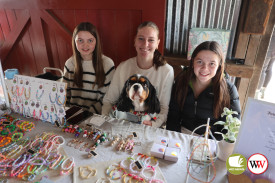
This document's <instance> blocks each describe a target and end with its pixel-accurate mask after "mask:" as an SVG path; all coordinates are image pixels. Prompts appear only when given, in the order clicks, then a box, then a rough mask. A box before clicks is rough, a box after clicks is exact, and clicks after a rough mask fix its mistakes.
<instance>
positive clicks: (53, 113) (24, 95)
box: [6, 75, 67, 124]
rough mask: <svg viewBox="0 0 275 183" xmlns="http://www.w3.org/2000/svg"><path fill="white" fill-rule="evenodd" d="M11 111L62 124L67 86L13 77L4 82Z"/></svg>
mask: <svg viewBox="0 0 275 183" xmlns="http://www.w3.org/2000/svg"><path fill="white" fill-rule="evenodd" d="M6 84H7V87H8V93H9V96H10V100H11V102H10V103H11V104H10V105H11V109H12V110H13V111H14V112H15V113H19V114H22V115H23V116H24V117H33V118H35V119H40V120H42V121H44V122H45V121H48V122H51V123H52V124H54V123H55V121H57V122H59V124H62V123H63V122H64V116H65V103H66V88H67V84H66V83H63V82H58V81H51V80H46V79H40V78H34V77H29V76H23V75H15V76H14V78H13V79H12V80H6Z"/></svg>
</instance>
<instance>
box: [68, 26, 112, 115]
mask: <svg viewBox="0 0 275 183" xmlns="http://www.w3.org/2000/svg"><path fill="white" fill-rule="evenodd" d="M72 48H73V56H72V57H71V58H69V59H68V60H67V61H66V63H65V67H64V76H63V81H64V82H66V83H68V85H67V102H66V103H67V105H77V106H80V107H82V108H84V109H86V110H89V111H91V112H93V113H97V114H100V113H101V108H102V100H103V97H104V95H105V93H106V91H107V89H108V87H109V85H110V82H111V78H112V77H113V74H114V71H115V70H114V62H113V60H112V59H110V58H109V57H107V56H105V55H103V54H102V50H101V42H100V38H99V34H98V32H97V30H96V27H95V26H94V25H93V24H91V23H89V22H82V23H80V24H79V25H78V26H77V27H76V28H75V29H74V32H73V37H72Z"/></svg>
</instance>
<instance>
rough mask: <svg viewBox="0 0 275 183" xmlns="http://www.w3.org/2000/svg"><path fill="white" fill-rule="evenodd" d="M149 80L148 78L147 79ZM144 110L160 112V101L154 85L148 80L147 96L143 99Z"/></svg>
mask: <svg viewBox="0 0 275 183" xmlns="http://www.w3.org/2000/svg"><path fill="white" fill-rule="evenodd" d="M148 81H149V80H148ZM145 106H146V107H145V108H146V110H145V112H148V113H152V114H153V113H159V112H160V102H159V99H158V97H157V91H156V89H155V87H154V86H153V85H152V84H151V83H150V81H149V96H148V97H147V99H146V100H145Z"/></svg>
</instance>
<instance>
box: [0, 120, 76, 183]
mask: <svg viewBox="0 0 275 183" xmlns="http://www.w3.org/2000/svg"><path fill="white" fill-rule="evenodd" d="M16 126H20V127H21V128H22V129H23V130H24V128H25V129H31V124H29V123H28V124H27V123H24V121H22V120H17V121H16ZM22 136H23V133H22V134H20V133H19V132H17V134H16V133H15V134H14V135H13V136H12V137H6V139H7V140H6V141H5V144H4V145H2V146H1V148H0V175H1V176H2V177H7V178H9V177H14V178H16V177H17V178H20V179H23V180H25V181H33V180H34V179H35V177H36V176H37V175H39V174H41V173H43V172H45V171H47V170H49V169H54V170H56V169H58V168H59V171H60V175H65V174H68V173H70V172H71V171H72V169H73V167H74V165H75V162H74V159H73V158H72V157H66V156H64V155H62V154H60V153H59V152H58V149H59V148H60V147H61V146H62V145H63V144H64V143H65V139H64V138H63V137H62V136H58V135H55V134H53V133H42V134H40V135H38V136H36V137H35V138H34V140H31V139H30V138H28V137H27V138H25V139H22ZM7 142H9V143H7ZM1 144H2V143H1Z"/></svg>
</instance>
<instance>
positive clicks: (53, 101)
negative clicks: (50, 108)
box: [49, 93, 57, 103]
mask: <svg viewBox="0 0 275 183" xmlns="http://www.w3.org/2000/svg"><path fill="white" fill-rule="evenodd" d="M49 98H50V101H51V103H55V101H57V93H55V97H54V100H52V95H51V93H49Z"/></svg>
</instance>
